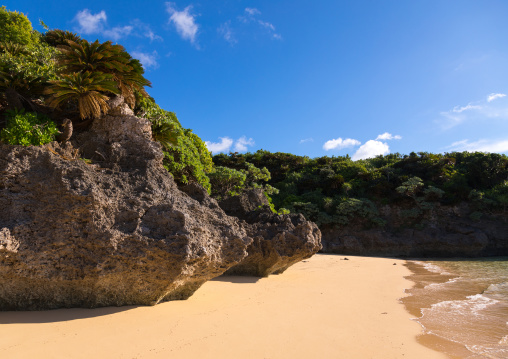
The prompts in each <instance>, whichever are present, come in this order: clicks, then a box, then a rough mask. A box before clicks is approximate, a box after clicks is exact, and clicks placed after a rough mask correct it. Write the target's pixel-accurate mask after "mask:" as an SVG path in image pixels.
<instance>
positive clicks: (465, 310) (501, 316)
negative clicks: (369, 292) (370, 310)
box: [401, 257, 508, 359]
mask: <svg viewBox="0 0 508 359" xmlns="http://www.w3.org/2000/svg"><path fill="white" fill-rule="evenodd" d="M406 265H407V267H408V268H409V269H410V270H411V271H412V273H413V274H412V275H411V276H409V277H408V279H410V280H411V281H413V282H414V287H413V288H411V289H409V290H407V293H408V296H407V297H405V298H402V299H401V301H402V302H403V303H404V305H405V306H406V309H407V310H408V311H409V312H410V313H411V314H412V315H414V316H415V317H416V318H417V319H416V320H417V321H418V322H419V323H420V324H421V325H422V327H423V330H424V333H425V334H423V335H421V336H420V337H419V338H418V340H419V342H420V343H422V344H423V345H426V346H428V347H431V348H433V349H435V350H438V351H441V352H444V353H446V354H448V356H449V357H450V358H467V359H477V358H496V359H501V358H503V359H506V358H508V257H496V258H481V259H474V260H446V261H441V260H430V261H408V263H407V264H406Z"/></svg>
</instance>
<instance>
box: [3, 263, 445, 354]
mask: <svg viewBox="0 0 508 359" xmlns="http://www.w3.org/2000/svg"><path fill="white" fill-rule="evenodd" d="M347 258H348V259H349V260H345V257H344V256H334V255H315V256H314V257H312V258H310V259H308V260H306V261H303V262H300V263H298V264H296V265H294V266H293V267H291V268H289V269H288V270H287V271H286V272H285V273H283V274H281V275H274V276H270V277H268V278H254V277H220V278H217V279H215V280H213V281H210V282H208V283H205V284H204V285H203V286H202V287H201V288H200V289H199V290H198V291H197V292H196V293H195V294H194V295H193V296H192V297H191V298H189V299H188V300H186V301H174V302H167V303H163V304H159V305H157V306H154V307H121V308H100V309H62V310H52V311H44V312H0V358H2V359H11V358H87V359H89V358H171V359H174V358H199V359H204V358H221V359H222V358H256V359H258V358H276V359H280V358H347V359H351V358H362V359H367V358H380V359H389V358H411V359H413V358H425V359H432V358H445V356H444V355H442V354H440V353H438V352H436V351H433V350H431V349H428V348H426V347H424V346H423V345H420V344H418V342H417V341H416V336H417V335H418V334H420V333H421V327H420V325H419V324H418V323H416V322H415V321H412V320H410V318H411V315H410V314H409V313H408V312H406V311H405V309H404V306H403V305H402V304H400V302H399V301H398V298H400V297H402V296H404V289H405V288H408V287H410V286H411V285H412V283H411V282H409V281H407V280H406V279H404V278H403V277H404V276H406V275H409V274H410V272H409V270H408V269H407V268H406V267H404V266H403V264H404V261H401V260H394V259H386V258H367V257H349V256H348V257H347ZM394 263H395V264H396V265H394Z"/></svg>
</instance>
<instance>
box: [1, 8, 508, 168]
mask: <svg viewBox="0 0 508 359" xmlns="http://www.w3.org/2000/svg"><path fill="white" fill-rule="evenodd" d="M3 4H4V5H6V6H7V8H8V9H9V10H17V11H20V12H23V13H25V14H26V15H27V16H28V17H29V19H30V20H31V21H32V23H33V25H34V27H35V28H36V29H38V30H42V28H41V27H40V26H39V24H38V20H39V19H42V20H43V21H44V22H45V23H46V24H47V25H48V26H49V27H50V28H60V29H66V30H71V31H75V32H77V33H79V34H80V35H81V36H83V37H84V38H86V39H88V40H92V41H93V40H95V39H99V40H100V41H106V40H112V41H114V42H118V43H120V44H122V45H124V46H125V48H126V49H127V51H129V52H130V53H131V54H132V55H133V56H134V57H137V58H139V59H140V60H141V61H142V63H143V64H144V66H145V69H146V77H147V78H148V79H149V80H150V81H151V82H152V84H153V87H152V88H151V89H148V91H149V93H150V94H151V95H152V96H153V97H154V98H155V99H156V101H157V103H158V104H159V105H160V106H161V107H163V108H164V109H166V110H170V111H174V112H175V113H176V114H177V116H178V118H179V119H180V122H181V123H182V125H183V126H184V127H187V128H192V129H193V130H194V132H195V133H197V134H198V135H199V136H200V137H201V138H202V139H203V140H205V141H207V145H208V146H209V148H210V149H212V150H214V151H215V153H217V152H219V151H224V152H228V151H238V152H245V151H249V152H254V151H256V150H258V149H264V150H268V151H272V152H278V151H280V152H290V153H294V154H298V155H307V156H310V157H317V156H324V155H328V156H332V155H346V154H349V155H350V156H352V157H353V159H360V158H366V157H371V156H375V155H377V154H386V153H389V152H400V153H403V154H407V153H409V152H411V151H416V152H418V151H429V152H435V153H439V152H449V151H454V150H457V151H463V150H468V151H476V150H479V151H486V152H498V153H508V96H505V94H508V82H507V79H508V76H507V75H508V41H507V38H508V21H506V19H508V1H504V0H477V1H470V0H446V1H444V0H411V1H403V0H397V1H395V0H386V1H380V0H370V1H366V0H354V1H353V0H351V1H339V0H333V1H332V0H330V1H325V0H322V1H319V0H318V1H305V0H292V1H286V0H281V1H273V0H270V1H268V0H251V1H244V0H223V1H220V0H208V1H206V0H202V1H173V2H165V1H130V0H125V1H122V2H120V1H108V2H106V1H94V0H89V1H86V2H66V3H64V2H61V1H51V0H48V1H24V0H16V1H4V2H3Z"/></svg>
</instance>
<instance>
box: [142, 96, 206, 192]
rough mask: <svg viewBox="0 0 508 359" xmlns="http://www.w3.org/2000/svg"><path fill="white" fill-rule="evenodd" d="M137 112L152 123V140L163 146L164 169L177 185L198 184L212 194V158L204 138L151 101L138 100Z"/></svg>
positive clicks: (146, 99) (145, 99) (148, 99)
mask: <svg viewBox="0 0 508 359" xmlns="http://www.w3.org/2000/svg"><path fill="white" fill-rule="evenodd" d="M135 111H136V114H137V115H138V116H143V117H145V118H147V119H149V120H150V121H151V122H152V136H153V139H154V140H155V141H158V142H159V143H160V144H161V145H162V150H163V153H164V160H163V164H164V168H166V169H167V170H168V171H169V172H170V173H171V174H172V175H173V177H174V179H175V181H176V182H177V183H179V184H186V183H189V182H197V183H199V184H200V185H202V186H203V187H204V188H205V189H206V190H207V191H208V192H209V193H210V191H211V187H210V179H209V177H208V173H210V172H212V167H213V162H212V155H211V153H210V151H208V149H207V148H206V145H205V143H204V142H203V141H202V140H201V138H199V136H198V135H196V134H194V133H193V132H192V130H190V129H185V128H183V127H182V125H181V124H180V122H179V121H178V119H177V117H176V115H175V114H174V113H173V112H169V111H165V110H163V109H161V108H160V107H159V106H158V105H157V104H156V103H155V101H154V100H153V99H152V98H149V97H148V98H143V97H138V98H137V107H136V109H135Z"/></svg>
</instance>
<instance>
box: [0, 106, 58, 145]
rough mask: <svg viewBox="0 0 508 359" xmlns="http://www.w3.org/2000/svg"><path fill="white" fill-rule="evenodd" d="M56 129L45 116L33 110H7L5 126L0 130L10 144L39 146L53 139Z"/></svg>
mask: <svg viewBox="0 0 508 359" xmlns="http://www.w3.org/2000/svg"><path fill="white" fill-rule="evenodd" d="M57 133H58V129H57V127H56V125H55V123H54V122H53V121H51V120H50V119H49V118H48V117H47V116H45V115H42V114H38V113H35V112H25V111H24V110H21V111H7V127H6V128H4V129H3V130H2V132H0V138H1V139H2V141H3V142H5V143H8V144H10V145H23V146H40V145H43V144H46V143H49V142H51V141H54V140H55V135H56V134H57Z"/></svg>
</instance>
